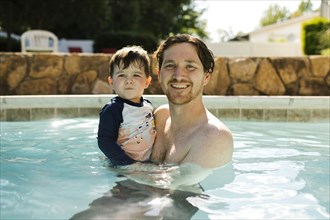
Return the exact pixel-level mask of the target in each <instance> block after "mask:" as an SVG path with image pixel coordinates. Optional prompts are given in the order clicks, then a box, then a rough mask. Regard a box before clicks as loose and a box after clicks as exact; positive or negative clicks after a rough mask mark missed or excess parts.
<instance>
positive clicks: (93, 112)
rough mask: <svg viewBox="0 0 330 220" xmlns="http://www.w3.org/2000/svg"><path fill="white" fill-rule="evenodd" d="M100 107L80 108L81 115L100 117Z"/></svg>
mask: <svg viewBox="0 0 330 220" xmlns="http://www.w3.org/2000/svg"><path fill="white" fill-rule="evenodd" d="M100 110H101V109H100V108H80V109H79V117H98V115H99V113H100Z"/></svg>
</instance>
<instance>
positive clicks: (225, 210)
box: [0, 118, 329, 219]
mask: <svg viewBox="0 0 330 220" xmlns="http://www.w3.org/2000/svg"><path fill="white" fill-rule="evenodd" d="M225 123H226V124H227V125H228V127H230V129H231V130H232V132H233V134H234V141H235V150H234V156H233V162H232V164H231V165H230V166H227V168H226V169H227V170H226V171H225V172H221V169H220V170H217V171H216V172H214V173H212V174H211V175H210V176H208V177H207V178H206V179H205V180H204V181H202V182H201V184H200V185H201V188H203V189H204V192H203V193H201V194H198V193H197V194H195V193H189V192H181V191H180V192H173V191H169V192H167V191H164V190H158V189H157V188H150V189H149V188H147V187H145V186H143V185H139V184H135V183H134V182H129V181H127V179H126V178H125V177H124V176H121V175H120V176H118V175H117V173H116V172H114V171H112V170H110V169H109V168H108V167H107V166H106V165H105V162H104V160H103V159H102V158H103V157H102V154H101V152H100V151H99V149H98V147H97V143H96V132H97V125H98V119H95V118H91V119H86V118H84V119H83V118H81V119H63V120H46V121H32V122H1V179H0V185H1V195H0V196H1V200H0V205H1V212H0V215H1V216H0V217H1V219H69V218H72V217H73V218H75V217H77V218H78V217H79V216H80V217H81V216H83V217H85V218H89V219H92V218H93V217H92V216H94V217H95V216H96V215H100V216H103V217H105V216H108V215H109V216H112V217H116V216H117V217H118V218H119V217H123V216H125V215H129V216H134V215H135V214H134V212H139V213H138V214H136V216H139V217H141V216H142V217H143V216H144V217H145V216H158V215H160V216H161V215H163V214H161V213H162V212H164V213H165V211H162V210H161V209H166V212H167V213H170V212H171V213H172V215H173V216H174V217H177V218H179V217H182V218H185V219H187V218H190V217H191V218H192V219H329V123H328V122H325V123H285V122H277V123H274V122H237V121H225ZM228 167H229V169H230V170H229V172H228ZM91 203H92V204H91ZM125 204H126V205H125ZM134 207H138V208H135V209H134ZM155 207H157V208H155ZM156 209H157V210H156ZM86 210H87V211H86ZM130 212H132V213H130ZM142 212H143V214H141V213H142ZM95 213H97V214H95Z"/></svg>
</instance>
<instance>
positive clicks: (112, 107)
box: [97, 103, 136, 166]
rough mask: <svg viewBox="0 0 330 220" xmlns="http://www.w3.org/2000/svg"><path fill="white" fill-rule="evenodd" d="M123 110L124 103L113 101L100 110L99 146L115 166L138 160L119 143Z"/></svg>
mask: <svg viewBox="0 0 330 220" xmlns="http://www.w3.org/2000/svg"><path fill="white" fill-rule="evenodd" d="M122 110H123V105H122V103H112V104H108V105H106V106H104V107H103V109H102V110H101V112H100V121H99V130H98V134H97V140H98V146H99V148H100V150H101V151H102V152H103V153H104V155H105V156H107V157H108V158H109V160H110V162H111V164H112V165H113V166H120V165H129V164H132V163H134V162H136V161H135V160H133V159H132V158H130V157H129V156H128V155H127V154H126V153H125V151H124V150H123V149H122V148H121V146H119V145H118V144H117V138H118V129H119V126H120V124H121V123H122V121H123V116H122Z"/></svg>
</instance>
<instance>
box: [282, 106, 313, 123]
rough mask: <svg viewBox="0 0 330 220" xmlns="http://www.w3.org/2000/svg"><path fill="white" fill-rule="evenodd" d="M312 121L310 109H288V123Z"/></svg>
mask: <svg viewBox="0 0 330 220" xmlns="http://www.w3.org/2000/svg"><path fill="white" fill-rule="evenodd" d="M311 119H312V109H289V110H288V122H298V121H300V122H307V121H311Z"/></svg>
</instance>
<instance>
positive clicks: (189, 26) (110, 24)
mask: <svg viewBox="0 0 330 220" xmlns="http://www.w3.org/2000/svg"><path fill="white" fill-rule="evenodd" d="M202 13H203V10H202V11H196V10H195V8H194V5H193V0H166V1H161V2H160V1H159V0H51V1H45V0H28V1H27V0H0V30H3V31H6V32H8V33H16V34H21V33H23V32H24V31H26V30H28V29H46V30H49V31H52V32H54V33H55V34H56V35H57V36H58V37H59V38H68V39H70V38H71V39H77V38H79V39H95V38H97V37H98V35H99V34H100V33H104V32H108V33H109V32H110V33H113V34H115V33H116V32H125V34H124V35H127V34H129V35H134V34H138V35H139V36H141V34H146V35H149V36H151V38H155V39H158V40H159V39H163V38H165V37H166V36H168V35H170V34H173V33H178V32H186V33H190V34H196V35H198V36H200V37H202V38H203V37H206V36H207V34H206V32H205V22H203V21H200V20H199V17H200V16H201V15H202Z"/></svg>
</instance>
